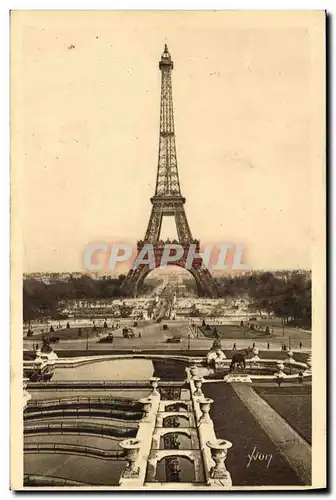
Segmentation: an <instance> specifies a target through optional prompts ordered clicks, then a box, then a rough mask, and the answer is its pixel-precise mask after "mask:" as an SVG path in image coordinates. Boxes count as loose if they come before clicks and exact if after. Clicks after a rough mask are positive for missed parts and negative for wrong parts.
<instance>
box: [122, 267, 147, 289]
mask: <svg viewBox="0 0 336 500" xmlns="http://www.w3.org/2000/svg"><path fill="white" fill-rule="evenodd" d="M150 271H151V270H150V269H149V266H147V265H145V264H143V265H140V266H139V267H137V269H135V270H132V269H131V270H130V271H129V272H128V274H127V276H126V278H125V280H124V282H123V284H122V285H121V288H122V290H123V291H124V292H125V293H126V294H128V295H132V296H136V295H137V294H138V292H139V291H140V290H141V287H142V284H143V282H144V280H145V278H146V276H147V274H148V273H149V272H150Z"/></svg>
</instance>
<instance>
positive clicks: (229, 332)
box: [199, 325, 272, 342]
mask: <svg viewBox="0 0 336 500" xmlns="http://www.w3.org/2000/svg"><path fill="white" fill-rule="evenodd" d="M214 328H216V330H217V333H218V335H219V337H220V338H222V339H244V338H247V339H256V340H258V339H260V338H262V339H265V340H266V342H267V339H271V338H272V335H265V333H264V332H258V330H249V329H248V328H246V327H243V326H240V325H212V328H211V330H207V329H206V327H205V326H200V327H199V329H200V330H201V331H202V333H203V335H204V336H205V337H207V338H214V336H215V335H214V330H213V329H214Z"/></svg>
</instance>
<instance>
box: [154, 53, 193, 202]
mask: <svg viewBox="0 0 336 500" xmlns="http://www.w3.org/2000/svg"><path fill="white" fill-rule="evenodd" d="M173 67H174V63H173V61H172V59H171V55H170V53H169V50H168V47H167V45H165V47H164V51H163V53H162V56H161V60H160V62H159V68H160V71H161V104H160V142H159V158H158V170H157V177H156V188H155V195H154V197H153V198H152V199H151V201H152V203H154V202H155V201H158V200H159V199H161V198H162V197H163V198H164V199H168V198H171V199H175V200H177V199H179V201H181V202H182V203H184V202H185V199H184V198H183V197H182V195H181V188H180V181H179V176H178V170H177V159H176V145H175V128H174V113H173V92H172V79H171V72H172V69H173Z"/></svg>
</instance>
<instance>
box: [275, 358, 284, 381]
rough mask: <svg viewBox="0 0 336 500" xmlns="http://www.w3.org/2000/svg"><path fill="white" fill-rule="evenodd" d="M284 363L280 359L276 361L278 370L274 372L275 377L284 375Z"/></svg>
mask: <svg viewBox="0 0 336 500" xmlns="http://www.w3.org/2000/svg"><path fill="white" fill-rule="evenodd" d="M284 369H285V365H284V364H283V363H282V362H281V361H280V362H278V371H277V372H275V374H274V375H275V376H276V377H285V376H286V374H285V373H284Z"/></svg>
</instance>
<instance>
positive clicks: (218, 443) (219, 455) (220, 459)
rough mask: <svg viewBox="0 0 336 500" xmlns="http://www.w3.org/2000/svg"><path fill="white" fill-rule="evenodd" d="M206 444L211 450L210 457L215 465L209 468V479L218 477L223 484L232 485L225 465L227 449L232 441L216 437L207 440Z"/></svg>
mask: <svg viewBox="0 0 336 500" xmlns="http://www.w3.org/2000/svg"><path fill="white" fill-rule="evenodd" d="M206 444H207V446H208V447H209V448H210V450H211V458H212V460H213V461H214V462H215V464H216V465H215V466H214V467H212V468H211V470H210V478H211V479H220V480H221V483H223V482H224V485H225V486H232V481H231V475H230V473H229V471H228V470H227V469H226V466H225V459H226V457H227V451H228V449H230V448H231V447H232V443H231V442H230V441H227V440H226V439H217V440H215V441H207V443H206Z"/></svg>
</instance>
